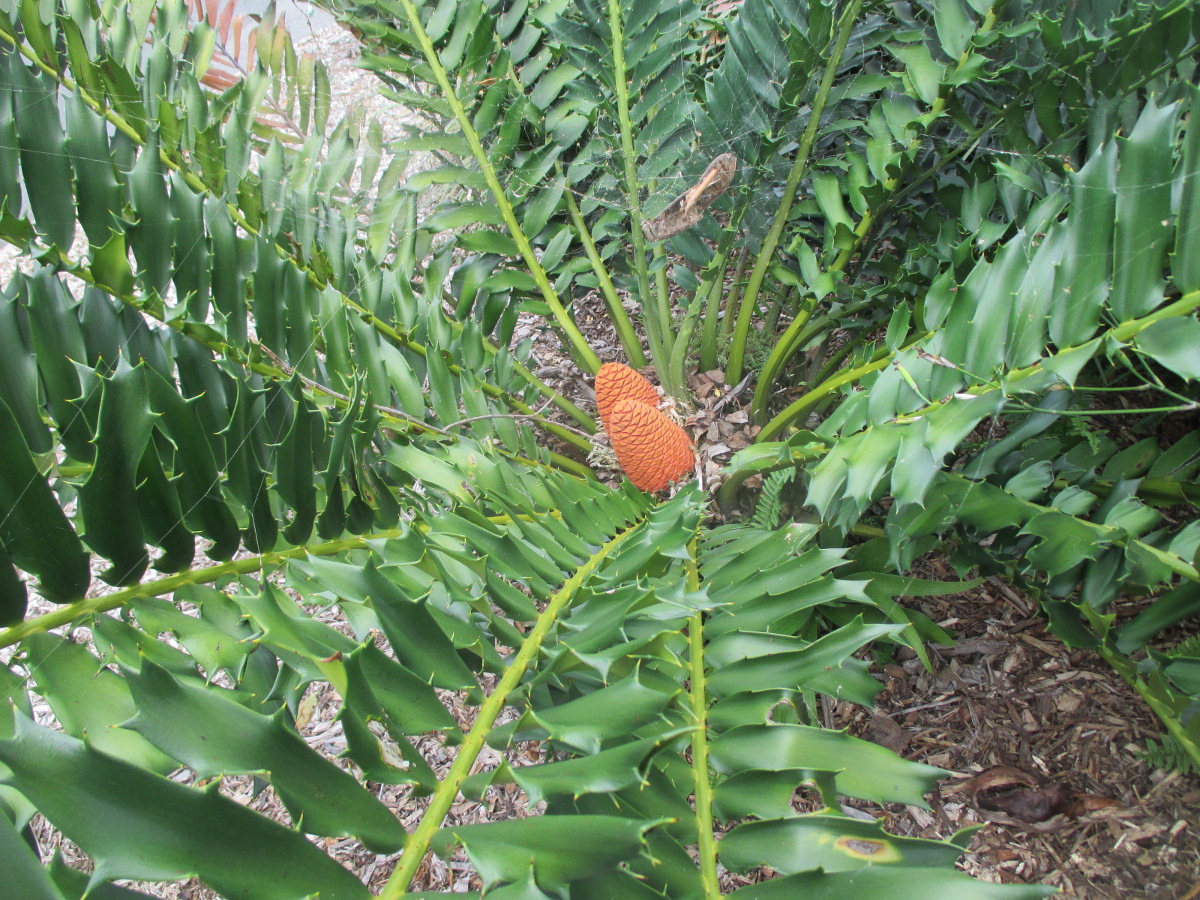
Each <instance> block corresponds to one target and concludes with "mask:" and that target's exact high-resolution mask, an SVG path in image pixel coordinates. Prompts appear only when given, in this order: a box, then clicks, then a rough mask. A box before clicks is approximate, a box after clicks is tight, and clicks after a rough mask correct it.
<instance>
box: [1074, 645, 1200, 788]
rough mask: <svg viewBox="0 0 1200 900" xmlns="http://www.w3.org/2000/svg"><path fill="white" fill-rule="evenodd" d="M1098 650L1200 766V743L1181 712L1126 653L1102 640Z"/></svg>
mask: <svg viewBox="0 0 1200 900" xmlns="http://www.w3.org/2000/svg"><path fill="white" fill-rule="evenodd" d="M1096 651H1097V652H1098V653H1099V654H1100V655H1101V656H1102V657H1103V658H1104V661H1105V662H1107V663H1108V664H1109V665H1110V666H1112V667H1113V668H1114V669H1115V670H1116V671H1117V672H1118V673H1119V674H1120V675H1121V677H1122V678H1124V679H1125V680H1126V681H1127V682H1129V686H1130V687H1132V688H1133V689H1134V690H1135V691H1137V694H1138V696H1139V697H1141V698H1142V700H1143V701H1145V703H1146V705H1147V706H1149V707H1150V709H1151V710H1153V711H1154V714H1155V715H1156V716H1158V718H1159V720H1160V721H1161V722H1162V723H1163V726H1164V727H1165V728H1166V729H1167V733H1168V734H1170V735H1171V736H1172V737H1173V738H1175V740H1176V741H1177V742H1178V743H1179V745H1180V746H1181V747H1183V749H1184V750H1185V751H1187V754H1188V756H1189V757H1191V759H1192V761H1193V762H1194V763H1195V764H1196V766H1197V767H1200V745H1197V743H1196V741H1195V739H1194V738H1193V737H1192V735H1191V734H1189V733H1188V731H1187V729H1186V728H1184V726H1183V722H1182V721H1181V719H1180V716H1179V713H1178V712H1176V711H1175V710H1174V709H1172V707H1171V704H1170V703H1169V702H1168V701H1167V700H1165V699H1164V698H1163V697H1162V696H1160V694H1159V693H1158V692H1157V691H1155V690H1154V688H1153V686H1152V685H1150V684H1148V683H1147V682H1146V681H1145V679H1143V678H1142V677H1141V676H1140V675H1139V674H1138V671H1137V666H1136V665H1135V664H1134V663H1133V661H1132V660H1131V659H1130V658H1129V657H1127V656H1126V655H1125V654H1123V653H1120V652H1118V651H1116V650H1114V649H1112V648H1111V647H1109V646H1107V644H1105V643H1104V641H1103V640H1102V641H1101V642H1100V645H1099V646H1098V647H1097V648H1096Z"/></svg>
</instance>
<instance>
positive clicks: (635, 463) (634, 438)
mask: <svg viewBox="0 0 1200 900" xmlns="http://www.w3.org/2000/svg"><path fill="white" fill-rule="evenodd" d="M608 437H609V440H611V441H612V445H613V450H614V451H616V454H617V461H618V462H619V463H620V464H621V468H622V469H624V470H625V474H626V475H628V476H629V480H630V481H632V482H633V484H634V487H636V488H638V489H639V490H643V491H661V490H662V489H663V488H665V487H666V486H667V482H669V481H679V480H680V479H681V478H683V476H684V475H686V474H687V473H688V472H690V471H692V469H693V468H694V467H695V464H696V460H695V454H694V452H693V450H692V439H691V438H689V437H688V434H687V432H686V431H684V430H683V429H682V428H680V427H679V426H678V425H676V424H675V423H674V422H672V421H671V420H670V419H668V418H667V417H666V416H664V415H663V414H662V413H661V412H659V411H658V410H657V409H655V408H654V407H653V406H648V405H646V404H645V403H639V402H638V401H636V400H628V399H625V400H618V401H617V402H616V404H615V405H614V406H613V408H612V412H611V414H610V415H609V421H608Z"/></svg>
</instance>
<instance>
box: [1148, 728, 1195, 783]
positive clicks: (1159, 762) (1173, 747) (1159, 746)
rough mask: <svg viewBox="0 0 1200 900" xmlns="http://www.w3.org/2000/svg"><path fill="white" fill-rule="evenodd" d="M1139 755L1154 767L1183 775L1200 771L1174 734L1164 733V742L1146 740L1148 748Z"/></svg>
mask: <svg viewBox="0 0 1200 900" xmlns="http://www.w3.org/2000/svg"><path fill="white" fill-rule="evenodd" d="M1138 756H1139V757H1140V758H1141V759H1142V760H1144V761H1145V763H1146V765H1147V766H1149V767H1150V768H1152V769H1168V770H1170V771H1173V772H1179V773H1180V774H1181V775H1191V774H1193V773H1196V772H1200V766H1197V765H1196V761H1195V760H1193V759H1192V758H1191V756H1190V755H1188V752H1187V750H1186V749H1185V748H1184V746H1183V745H1182V744H1181V743H1179V741H1178V740H1176V739H1175V738H1174V737H1173V736H1172V735H1170V734H1164V735H1163V736H1162V742H1161V743H1159V742H1158V741H1156V740H1153V739H1151V740H1148V741H1146V749H1145V751H1144V752H1142V753H1139V754H1138Z"/></svg>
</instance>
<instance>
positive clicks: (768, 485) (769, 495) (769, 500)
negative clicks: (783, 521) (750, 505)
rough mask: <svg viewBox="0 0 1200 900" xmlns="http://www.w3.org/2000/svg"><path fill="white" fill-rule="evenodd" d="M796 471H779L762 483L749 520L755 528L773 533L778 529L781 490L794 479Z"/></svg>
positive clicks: (781, 498) (780, 510) (781, 501)
mask: <svg viewBox="0 0 1200 900" xmlns="http://www.w3.org/2000/svg"><path fill="white" fill-rule="evenodd" d="M797 471H799V470H798V469H780V470H779V471H778V472H772V473H771V474H770V475H768V476H767V478H766V480H764V481H763V487H762V494H761V495H760V496H759V498H758V504H757V505H756V506H755V507H754V515H753V517H752V518H751V519H750V522H751V524H753V525H754V526H755V527H756V528H762V529H764V530H766V531H774V530H775V529H776V528H778V527H779V514H780V513H781V512H782V511H783V489H784V487H785V486H786V485H787V484H789V483H790V482H791V481H792V479H793V478H795V477H796V472H797Z"/></svg>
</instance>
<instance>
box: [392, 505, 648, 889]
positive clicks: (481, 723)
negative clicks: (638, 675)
mask: <svg viewBox="0 0 1200 900" xmlns="http://www.w3.org/2000/svg"><path fill="white" fill-rule="evenodd" d="M639 525H640V523H638V524H634V525H632V526H630V527H629V528H627V529H625V531H623V532H621V533H620V534H618V535H617V536H616V537H614V538H613V539H612V540H611V541H609V542H608V543H607V544H605V545H604V546H603V547H601V548H600V549H599V550H597V551H596V552H595V553H594V554H593V555H592V556H591V558H590V559H588V561H587V562H585V563H584V564H583V565H582V566H580V567H579V569H578V570H577V571H576V572H575V574H574V575H572V576H571V577H570V578H569V579H567V581H566V582H565V583H564V584H563V586H562V587H561V588H559V589H558V590H557V591H556V592H555V593H554V595H553V596H552V597H551V598H550V600H549V602H547V604H546V608H545V610H544V611H543V612H542V614H541V615H539V616H538V618H537V621H536V622H535V623H534V625H533V627H532V628H531V629H530V630H529V632H528V633H527V635H526V637H525V641H524V642H523V643H522V644H521V649H520V650H518V651H517V654H516V656H514V657H513V659H512V662H510V663H509V664H508V666H507V667H506V668H505V670H504V675H503V676H501V678H500V681H499V682H498V683H497V684H496V689H495V690H494V691H492V693H491V694H490V695H489V696H488V698H487V700H485V701H484V702H483V705H482V706H480V707H479V713H478V715H476V716H475V722H474V724H472V726H471V730H470V732H468V734H467V736H466V737H465V738H464V739H463V742H462V744H461V745H460V746H459V748H458V753H457V754H456V755H455V757H454V763H453V764H452V765H451V766H450V771H449V772H447V773H446V777H445V778H444V779H442V782H441V784H439V785H438V789H437V791H436V792H434V795H433V797H432V798H431V799H430V801H429V807H428V808H427V809H426V810H425V814H424V815H423V816H422V817H421V824H420V825H418V826H417V830H416V831H414V832H413V833H412V834H411V835H409V838H408V841H407V842H406V843H405V845H404V853H403V854H402V855H401V857H400V862H399V863H397V865H396V868H395V869H394V870H393V871H392V875H391V877H390V878H388V881H387V884H386V885H384V888H383V890H382V891H381V892H380V894H379V896H380V898H382V900H395V898H398V897H400V896H402V895H403V894H404V893H405V892H406V891H407V890H408V887H409V885H410V884H411V883H412V880H413V878H414V876H415V875H416V874H417V869H418V868H419V867H420V865H421V862H422V860H424V859H425V854H426V853H427V852H428V851H429V844H430V841H432V840H433V835H434V833H435V832H437V830H438V829H439V828H441V827H442V820H443V819H445V818H446V814H447V813H448V812H449V811H450V807H451V805H453V803H454V800H455V798H456V797H457V796H458V792H459V789H460V788H461V787H462V784H463V782H464V781H465V780H466V779H467V776H468V775H469V774H470V773H471V767H472V766H473V765H474V764H475V759H476V758H477V757H478V756H479V753H480V751H481V750H482V749H483V745H484V742H485V741H486V740H487V738H488V736H489V735H490V734H491V731H492V726H493V725H494V724H495V722H496V717H497V716H498V715H500V712H501V710H503V709H504V706H505V704H506V703H507V702H508V698H509V696H510V695H511V694H512V692H513V691H514V690H516V688H517V687H518V686H519V685H520V683H521V679H522V678H523V677H524V676H525V672H526V671H527V670H528V669H529V666H530V664H531V663H532V662H533V660H534V659H535V658H536V657H537V655H538V653H539V652H540V650H541V647H542V643H543V642H544V641H545V639H546V636H547V635H548V634H549V633H550V629H551V628H552V627H553V626H554V625H555V624H556V623H557V622H558V619H559V616H560V615H561V614H562V613H563V611H564V610H565V609H566V608H567V606H569V605H570V603H571V601H572V600H574V598H575V594H576V592H578V590H579V589H580V587H582V586H583V584H584V582H585V581H587V579H588V578H589V577H590V576H591V574H592V573H593V572H594V571H595V570H596V568H597V567H598V566H599V565H600V563H601V562H603V561H604V559H605V558H606V557H608V555H609V554H611V553H612V552H613V550H615V549H616V548H617V547H618V546H619V545H620V544H621V542H622V541H624V540H625V539H626V538H627V537H629V535H630V534H632V533H633V532H634V531H635V530H636V529H637V528H638V527H639Z"/></svg>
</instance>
